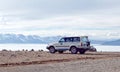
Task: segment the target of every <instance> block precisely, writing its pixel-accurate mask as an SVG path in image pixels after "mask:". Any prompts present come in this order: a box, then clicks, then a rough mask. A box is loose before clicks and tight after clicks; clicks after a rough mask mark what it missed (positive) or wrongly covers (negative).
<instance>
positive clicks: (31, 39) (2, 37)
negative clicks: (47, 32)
mask: <svg viewBox="0 0 120 72" xmlns="http://www.w3.org/2000/svg"><path fill="white" fill-rule="evenodd" d="M61 37H62V36H51V37H40V36H38V35H27V36H26V35H23V34H0V43H1V44H5V43H24V44H29V43H32V44H47V43H51V42H57V41H58V40H59V39H60V38H61ZM90 40H91V43H92V44H103V45H120V39H118V40H115V41H109V40H100V39H99V40H97V39H95V40H94V39H90Z"/></svg>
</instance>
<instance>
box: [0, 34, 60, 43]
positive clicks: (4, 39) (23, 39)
mask: <svg viewBox="0 0 120 72" xmlns="http://www.w3.org/2000/svg"><path fill="white" fill-rule="evenodd" d="M60 38H61V36H53V37H40V36H37V35H28V36H25V35H22V34H17V35H16V34H0V43H2V44H3V43H26V44H27V43H34V44H36V43H37V44H38V43H40V44H41V43H42V44H43V43H44V44H45V43H50V42H55V41H58V40H59V39H60Z"/></svg>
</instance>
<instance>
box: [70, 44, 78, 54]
mask: <svg viewBox="0 0 120 72" xmlns="http://www.w3.org/2000/svg"><path fill="white" fill-rule="evenodd" d="M70 51H71V53H72V54H77V52H78V50H77V48H76V47H75V46H73V47H71V48H70Z"/></svg>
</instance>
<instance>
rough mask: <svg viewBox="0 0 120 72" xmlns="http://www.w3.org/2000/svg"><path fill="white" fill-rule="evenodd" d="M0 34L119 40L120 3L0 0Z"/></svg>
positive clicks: (107, 0) (116, 0) (115, 0)
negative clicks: (110, 38) (94, 37)
mask: <svg viewBox="0 0 120 72" xmlns="http://www.w3.org/2000/svg"><path fill="white" fill-rule="evenodd" d="M0 33H15V34H35V35H41V36H53V35H54V36H55V35H90V36H108V37H118V38H120V0H0Z"/></svg>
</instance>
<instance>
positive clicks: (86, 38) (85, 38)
mask: <svg viewBox="0 0 120 72" xmlns="http://www.w3.org/2000/svg"><path fill="white" fill-rule="evenodd" d="M81 40H82V41H83V42H88V41H89V40H88V37H82V38H81Z"/></svg>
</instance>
